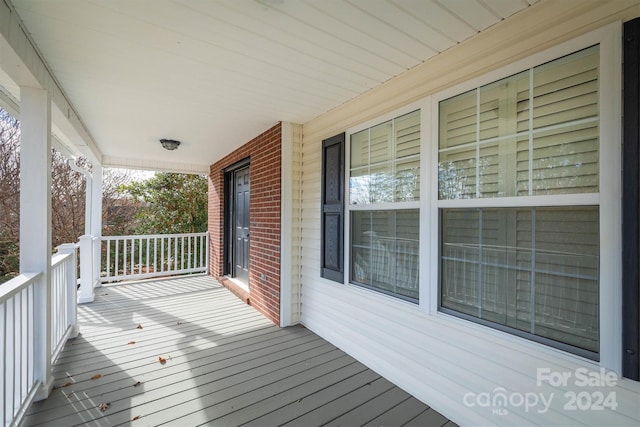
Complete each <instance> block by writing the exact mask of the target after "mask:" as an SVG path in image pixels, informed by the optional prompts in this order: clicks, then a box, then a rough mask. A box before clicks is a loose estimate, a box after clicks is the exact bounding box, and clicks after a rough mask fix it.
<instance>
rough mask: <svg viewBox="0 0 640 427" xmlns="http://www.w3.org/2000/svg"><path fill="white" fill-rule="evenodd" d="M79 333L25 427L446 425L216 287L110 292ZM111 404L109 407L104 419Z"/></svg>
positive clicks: (127, 287)
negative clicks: (49, 391) (46, 395)
mask: <svg viewBox="0 0 640 427" xmlns="http://www.w3.org/2000/svg"><path fill="white" fill-rule="evenodd" d="M78 322H79V325H80V331H81V335H80V336H79V337H78V338H76V339H74V340H70V341H69V342H68V343H67V344H66V346H65V348H64V349H63V351H62V352H61V354H60V356H59V357H58V360H57V361H56V364H55V365H54V367H53V374H54V377H55V378H54V390H53V392H52V394H51V396H50V397H49V398H48V399H47V400H44V401H41V402H36V403H34V404H33V405H32V406H31V408H30V409H29V411H28V412H27V415H26V416H25V419H24V420H23V425H25V426H74V425H92V426H115V425H134V426H136V425H140V426H148V425H154V426H155V425H170V426H174V425H175V426H192V425H193V426H195V425H221V426H236V425H255V426H271V425H284V424H287V423H288V425H290V426H306V425H309V426H315V425H325V424H328V425H333V426H352V425H365V424H370V425H385V426H387V425H405V424H407V423H408V424H407V425H422V426H442V425H444V424H445V423H447V422H448V420H447V419H446V418H444V417H442V416H441V415H440V414H438V413H437V412H435V411H433V409H431V408H429V407H428V406H427V405H425V404H423V403H421V402H419V401H418V400H416V399H415V398H413V397H411V396H410V395H409V394H407V393H406V392H404V391H403V390H401V389H399V388H398V387H396V386H394V385H393V384H392V383H390V382H389V381H387V380H386V379H384V378H382V377H380V376H379V375H378V374H376V373H375V372H373V371H371V370H369V369H368V368H366V367H365V366H364V365H362V364H361V363H360V362H358V361H356V360H355V359H353V358H352V357H350V356H348V355H347V354H345V353H344V352H342V351H341V350H339V349H337V348H336V347H335V346H333V345H331V344H330V343H328V342H326V341H325V340H323V339H321V338H320V337H318V336H317V335H315V334H313V333H312V332H311V331H309V330H307V329H305V328H304V327H303V326H295V327H289V328H278V327H277V326H275V325H273V324H272V323H271V322H270V321H269V320H267V319H266V318H265V317H263V316H262V315H260V314H259V313H258V312H256V311H255V310H254V309H253V308H251V307H250V306H247V305H245V304H244V303H243V302H242V301H240V300H239V299H238V298H236V297H235V296H233V295H232V294H231V293H230V292H229V291H228V290H226V289H225V288H224V287H222V286H220V285H219V284H218V283H217V282H216V281H215V280H213V279H212V278H210V277H207V276H189V277H183V278H177V279H164V280H154V281H146V282H137V283H130V284H121V285H109V286H104V287H102V288H99V289H97V290H96V300H95V301H94V302H93V303H91V304H84V305H81V306H79V309H78ZM138 325H140V326H141V327H142V328H138ZM159 357H162V358H164V359H165V360H166V361H165V363H163V364H161V363H160V361H159ZM102 403H108V404H109V405H110V406H109V407H108V408H107V409H106V410H105V411H101V410H99V409H98V407H99V405H100V404H102ZM449 423H450V422H449ZM451 425H454V424H453V423H450V424H447V426H451Z"/></svg>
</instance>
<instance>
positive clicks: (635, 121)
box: [622, 18, 640, 381]
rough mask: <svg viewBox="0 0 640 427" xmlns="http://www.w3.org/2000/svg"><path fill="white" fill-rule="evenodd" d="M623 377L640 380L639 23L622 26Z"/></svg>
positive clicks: (631, 22)
mask: <svg viewBox="0 0 640 427" xmlns="http://www.w3.org/2000/svg"><path fill="white" fill-rule="evenodd" d="M624 41H625V42H624V78H623V82H624V88H623V93H624V130H623V134H624V143H623V155H622V162H623V164H622V170H623V174H622V230H623V233H622V375H624V376H625V377H627V378H631V379H633V380H636V381H638V380H639V379H640V357H639V354H638V353H640V315H639V314H638V308H639V307H640V274H639V273H638V264H640V247H639V246H638V241H639V239H640V231H639V230H640V226H639V224H638V221H639V217H640V196H639V193H640V185H639V182H640V174H639V173H638V169H639V168H640V161H639V158H640V149H639V140H640V125H639V123H640V82H639V80H638V75H639V74H638V73H640V19H639V18H637V19H634V20H632V21H629V22H626V23H625V24H624Z"/></svg>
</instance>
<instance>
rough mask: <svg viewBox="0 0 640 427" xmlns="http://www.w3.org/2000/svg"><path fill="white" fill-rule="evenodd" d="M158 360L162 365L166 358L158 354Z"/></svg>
mask: <svg viewBox="0 0 640 427" xmlns="http://www.w3.org/2000/svg"><path fill="white" fill-rule="evenodd" d="M158 362H160V364H161V365H164V364H165V363H167V359H165V358H164V357H162V356H158Z"/></svg>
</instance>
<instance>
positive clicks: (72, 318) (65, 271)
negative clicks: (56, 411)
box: [50, 244, 78, 363]
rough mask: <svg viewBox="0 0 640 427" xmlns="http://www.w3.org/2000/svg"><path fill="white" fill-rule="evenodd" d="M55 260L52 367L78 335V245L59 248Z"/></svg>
mask: <svg viewBox="0 0 640 427" xmlns="http://www.w3.org/2000/svg"><path fill="white" fill-rule="evenodd" d="M57 249H58V253H57V254H56V255H54V256H53V258H52V259H51V273H50V274H51V305H50V307H51V310H52V313H51V363H53V362H55V360H56V359H57V358H58V355H59V354H60V351H62V348H63V347H64V343H65V342H66V340H67V338H69V337H70V336H73V337H75V336H76V335H77V334H78V329H77V323H78V317H77V311H76V308H77V302H76V298H77V294H78V291H77V289H78V285H77V283H78V278H77V277H78V270H77V266H76V262H77V261H76V260H77V256H76V250H77V246H76V245H74V244H65V245H60V246H58V248H57Z"/></svg>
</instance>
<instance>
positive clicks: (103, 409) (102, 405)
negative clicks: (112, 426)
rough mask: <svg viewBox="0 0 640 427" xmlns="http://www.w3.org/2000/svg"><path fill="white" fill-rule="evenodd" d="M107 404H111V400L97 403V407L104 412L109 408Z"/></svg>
mask: <svg viewBox="0 0 640 427" xmlns="http://www.w3.org/2000/svg"><path fill="white" fill-rule="evenodd" d="M109 406H111V402H106V403H101V404H100V405H98V409H100V410H101V411H102V412H104V411H106V410H107V409H109Z"/></svg>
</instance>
